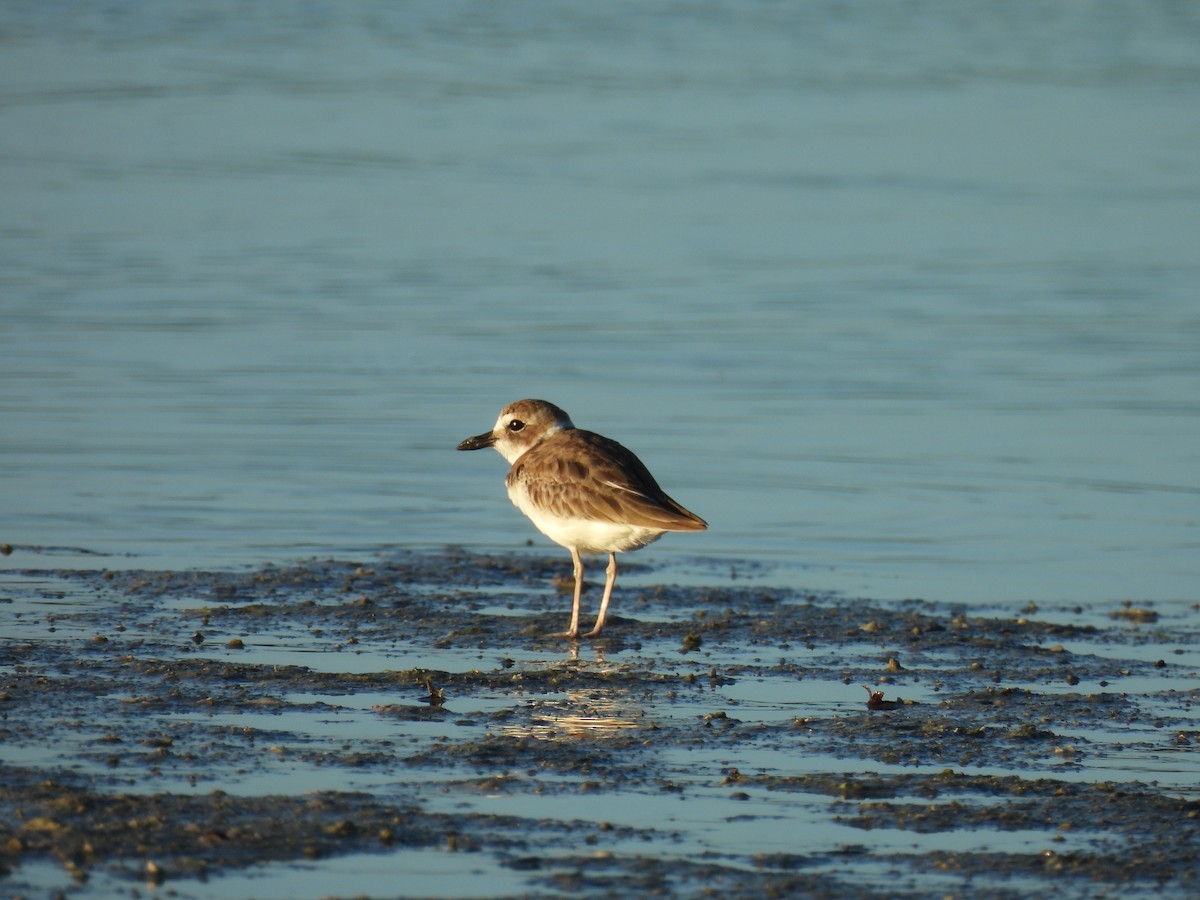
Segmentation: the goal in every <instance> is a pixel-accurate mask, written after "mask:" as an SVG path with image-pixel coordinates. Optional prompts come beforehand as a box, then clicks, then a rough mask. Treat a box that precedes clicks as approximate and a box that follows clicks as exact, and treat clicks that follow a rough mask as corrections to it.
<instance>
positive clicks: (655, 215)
mask: <svg viewBox="0 0 1200 900" xmlns="http://www.w3.org/2000/svg"><path fill="white" fill-rule="evenodd" d="M0 45H2V47H3V52H2V53H0V75H2V78H0V83H2V84H3V88H2V89H0V184H2V185H3V191H4V195H5V201H4V203H3V205H2V207H0V272H2V273H3V274H2V275H0V285H2V290H0V318H2V320H3V324H2V326H0V429H2V430H0V541H5V542H8V543H10V544H12V545H14V546H15V547H16V548H17V551H16V552H15V553H14V554H13V555H12V556H9V557H7V558H5V559H3V565H5V566H8V567H28V566H31V565H40V564H42V562H44V560H43V559H41V558H39V557H38V556H37V555H36V554H35V553H34V552H33V551H32V550H31V549H30V548H34V547H42V548H76V550H78V549H82V550H87V551H90V552H91V553H98V554H104V555H103V556H90V555H81V554H79V553H78V552H75V551H71V552H62V551H55V555H56V559H55V560H54V563H55V565H60V564H79V565H105V566H121V565H125V564H127V563H128V562H129V561H130V560H132V561H133V564H136V565H139V566H182V567H192V566H209V565H214V564H216V565H241V564H253V563H258V562H261V561H263V560H264V559H274V560H288V559H294V558H297V557H302V556H305V555H307V554H310V553H324V552H331V553H350V552H356V551H358V550H359V549H375V548H380V547H387V546H392V545H401V546H422V545H435V546H436V545H440V544H443V543H447V542H455V543H462V544H464V545H466V546H469V547H473V548H477V549H486V548H488V547H513V546H519V545H522V544H523V543H524V542H525V541H526V540H529V539H533V540H534V541H535V542H536V543H538V544H539V545H544V544H545V543H546V542H545V541H544V539H542V538H541V537H540V536H538V535H536V533H535V532H534V531H533V529H532V527H531V526H529V525H528V523H526V522H525V521H524V520H523V519H522V518H521V517H520V516H519V515H518V514H517V512H516V511H515V510H514V509H513V508H512V507H511V506H510V505H509V503H508V502H507V500H506V499H505V497H504V493H503V488H502V484H501V479H502V476H503V470H504V466H503V463H502V461H501V460H499V459H498V458H496V457H488V456H485V455H483V454H475V455H464V454H457V453H455V452H453V449H452V448H453V446H454V444H455V443H456V442H457V441H458V440H460V439H461V438H462V437H465V436H466V435H469V434H475V433H478V432H479V431H482V430H483V429H484V428H486V427H487V426H489V425H490V424H491V423H492V421H493V420H494V418H495V416H496V413H497V412H498V410H499V408H500V407H501V406H502V405H503V404H504V403H506V402H508V401H510V400H513V399H517V398H519V397H524V396H535V397H545V398H547V399H551V400H553V401H554V402H556V403H558V404H559V405H561V406H563V407H565V408H566V409H567V410H568V411H569V412H570V413H571V414H572V415H573V417H574V418H575V420H576V422H577V423H578V424H580V425H581V426H583V427H589V428H593V429H595V430H598V431H601V432H604V433H606V434H609V435H611V436H613V437H616V438H617V439H618V440H621V441H622V442H624V443H626V444H628V445H629V446H631V447H633V448H634V449H635V450H636V451H637V452H638V453H639V454H640V455H641V456H642V458H643V459H644V460H645V461H646V462H647V464H648V465H649V466H650V468H651V469H652V470H653V471H654V472H655V473H656V474H657V475H658V476H659V479H660V480H661V481H662V482H663V484H664V486H665V487H666V488H667V489H668V490H669V491H670V492H671V493H672V494H673V495H674V496H675V497H676V498H677V499H679V500H680V501H681V502H683V503H684V504H685V505H686V506H688V507H689V508H692V509H694V510H696V511H697V512H698V513H699V514H701V515H703V516H704V517H705V518H707V519H708V520H709V522H710V524H711V530H710V531H709V532H708V533H707V534H704V535H700V536H695V535H688V536H674V537H669V538H667V539H666V540H664V541H662V542H661V543H659V544H656V545H655V546H654V547H653V548H652V549H651V550H650V551H648V553H652V554H655V555H656V556H657V557H658V558H659V559H668V560H669V559H674V558H680V557H686V556H691V555H698V556H704V557H708V558H713V557H716V558H720V557H723V556H724V557H729V558H730V559H745V558H752V559H759V560H765V561H770V562H772V563H774V564H777V565H778V566H779V567H780V568H779V569H777V571H776V575H775V576H774V577H776V578H777V579H782V580H786V581H791V582H793V583H797V584H808V585H811V586H812V587H814V588H831V589H836V590H839V591H844V592H846V593H848V594H867V595H871V596H880V597H902V596H924V597H930V598H935V599H942V600H954V601H963V602H968V603H971V602H1010V601H1011V602H1020V601H1024V600H1027V599H1033V600H1043V601H1044V600H1052V601H1054V600H1074V599H1078V600H1089V599H1113V598H1122V597H1135V598H1141V597H1148V598H1159V599H1164V600H1165V599H1189V598H1194V597H1195V584H1196V583H1197V577H1198V576H1200V563H1198V562H1197V560H1200V554H1198V553H1197V549H1198V548H1200V540H1198V536H1197V512H1198V510H1200V480H1198V477H1197V474H1196V473H1197V472H1198V471H1200V424H1198V423H1200V416H1198V415H1197V413H1198V412H1200V400H1198V398H1200V305H1198V304H1197V297H1196V285H1197V283H1198V277H1197V276H1198V275H1200V263H1198V262H1197V258H1196V253H1195V248H1196V246H1197V239H1198V237H1200V202H1198V201H1200V162H1198V161H1197V155H1196V153H1195V147H1196V146H1197V145H1198V144H1200V106H1197V104H1196V102H1195V99H1196V96H1197V89H1198V88H1200V62H1198V61H1200V53H1198V52H1197V50H1198V49H1200V16H1198V14H1197V13H1196V11H1195V10H1193V9H1192V7H1190V6H1188V5H1181V4H1178V3H1170V2H1152V3H1136V4H1134V3H1118V2H1102V3H1083V2H1068V3H1062V4H1054V5H1053V6H1051V7H1047V6H1045V5H1044V4H1037V3H1014V4H1004V5H1003V6H1002V7H997V6H995V5H994V4H986V3H976V2H971V3H967V4H965V5H964V4H962V3H955V4H948V3H938V2H930V3H922V4H916V5H914V6H912V7H909V8H906V9H905V10H903V11H901V10H899V9H897V10H885V11H880V10H878V9H873V8H872V7H870V6H868V5H862V6H860V5H855V4H834V3H821V4H812V5H805V6H801V7H793V6H790V5H784V6H776V5H757V4H733V5H729V6H698V7H688V8H672V9H667V8H659V7H646V6H645V5H642V4H635V3H626V4H622V3H618V4H606V5H604V6H602V7H596V8H591V7H588V8H584V7H572V8H568V9H563V8H562V7H560V6H559V5H556V4H542V3H534V2H523V3H515V4H504V5H500V6H496V5H491V4H468V5H466V6H453V7H445V6H443V5H441V4H429V3H412V4H403V5H398V6H395V7H386V8H380V7H375V6H371V7H363V8H358V7H328V8H326V7H321V6H312V5H307V6H304V7H302V8H295V7H293V6H291V5H289V4H278V3H266V4H258V5H256V6H254V7H253V8H244V7H243V6H241V5H237V4H222V3H216V4H206V5H205V7H204V8H202V9H195V8H193V7H192V6H191V5H188V4H149V3H137V2H135V3H127V4H121V5H119V6H116V7H113V6H109V7H104V8H93V7H91V6H87V5H80V6H76V5H72V4H50V5H35V6H16V7H9V8H7V9H5V10H4V11H3V12H2V13H0ZM43 553H45V551H43ZM564 562H565V553H564Z"/></svg>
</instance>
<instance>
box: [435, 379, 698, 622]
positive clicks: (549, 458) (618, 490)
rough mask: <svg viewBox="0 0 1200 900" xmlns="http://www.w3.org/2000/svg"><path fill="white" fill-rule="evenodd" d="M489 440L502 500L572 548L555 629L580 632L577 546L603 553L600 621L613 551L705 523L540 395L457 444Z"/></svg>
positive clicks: (636, 463)
mask: <svg viewBox="0 0 1200 900" xmlns="http://www.w3.org/2000/svg"><path fill="white" fill-rule="evenodd" d="M484 447H495V448H496V450H497V451H498V452H499V453H500V455H501V456H503V457H504V458H505V459H506V460H508V462H509V463H510V464H511V465H512V468H510V469H509V470H508V476H507V477H506V478H505V479H504V483H505V484H506V485H507V486H508V496H509V499H510V500H512V502H513V503H514V504H515V505H516V507H517V508H518V509H519V510H521V512H523V513H525V515H527V516H528V517H529V519H530V520H531V521H532V522H533V524H534V525H535V526H536V527H537V529H538V531H540V532H541V533H542V534H544V535H546V537H548V538H550V540H552V541H554V542H555V543H556V544H561V545H562V546H564V547H566V548H567V549H568V550H570V551H571V562H572V563H573V564H574V567H575V599H574V602H573V604H572V607H571V625H570V627H569V628H568V629H567V630H566V631H565V632H563V633H562V635H561V636H563V637H569V638H576V637H578V636H579V596H580V594H581V593H582V590H583V562H582V560H581V559H580V554H581V553H607V554H608V568H607V569H605V573H606V575H607V580H606V581H605V583H604V596H603V598H602V599H601V600H600V613H599V615H598V616H597V617H596V627H595V628H593V629H592V630H591V631H589V632H587V633H586V634H585V635H584V637H595V636H596V635H598V634H600V631H601V629H602V628H604V620H605V618H606V616H607V615H608V604H609V601H610V600H611V599H612V590H613V584H614V583H615V582H616V580H617V554H618V553H622V552H625V551H628V550H637V549H638V548H639V547H645V546H646V545H647V544H649V543H650V542H652V541H656V540H658V539H659V538H660V537H662V536H663V535H664V534H665V533H666V532H668V531H704V530H705V529H706V528H708V523H707V522H705V521H704V520H703V519H701V518H700V517H699V516H697V515H696V514H695V513H692V512H689V511H688V510H686V509H684V508H683V507H682V506H680V505H679V504H678V503H676V502H675V501H674V500H672V499H671V498H670V497H668V496H667V495H666V493H665V492H664V491H663V489H662V488H660V487H659V486H658V482H657V481H655V480H654V476H653V475H651V474H650V472H649V470H648V469H647V468H646V467H645V466H644V465H643V464H642V461H641V460H640V459H638V458H637V457H636V456H634V455H633V453H632V452H631V451H629V450H627V449H625V448H624V447H622V446H621V445H620V444H618V443H617V442H616V441H614V440H611V439H610V438H606V437H604V436H603V435H599V434H596V433H595V432H593V431H584V430H582V429H580V428H576V427H575V425H574V423H573V422H572V421H571V417H570V416H568V415H567V414H566V413H565V412H563V410H561V409H559V408H558V407H557V406H555V405H554V404H553V403H548V402H546V401H545V400H518V401H517V402H516V403H510V404H509V405H508V406H506V407H504V409H503V410H501V412H500V418H498V419H497V420H496V425H495V427H494V428H492V430H491V431H487V432H484V433H483V434H480V435H476V436H475V437H471V438H467V439H466V440H465V441H463V442H462V443H461V444H459V445H458V449H459V450H480V449H482V448H484Z"/></svg>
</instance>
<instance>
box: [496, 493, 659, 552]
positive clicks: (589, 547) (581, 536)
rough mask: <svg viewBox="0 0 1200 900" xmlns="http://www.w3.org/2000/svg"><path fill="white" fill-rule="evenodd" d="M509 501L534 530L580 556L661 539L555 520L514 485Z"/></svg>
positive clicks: (651, 532) (645, 531) (654, 532)
mask: <svg viewBox="0 0 1200 900" xmlns="http://www.w3.org/2000/svg"><path fill="white" fill-rule="evenodd" d="M508 496H509V499H511V500H512V502H513V503H514V504H515V505H516V507H517V509H519V510H521V512H523V513H525V515H527V516H528V517H529V520H530V521H531V522H533V524H534V527H536V528H537V530H538V531H540V532H541V533H542V534H544V535H545V536H546V537H548V538H550V540H552V541H554V543H556V544H560V545H562V546H563V547H568V548H570V547H574V548H575V549H576V550H578V551H579V552H580V553H609V552H611V551H616V552H618V553H619V552H622V551H625V550H636V549H638V547H645V546H646V545H647V544H649V543H650V542H651V541H656V540H658V539H659V538H660V537H662V536H663V533H664V532H662V531H661V530H659V529H657V528H645V527H642V526H640V525H616V524H613V523H612V522H598V521H595V520H593V519H567V518H563V517H562V516H555V515H551V514H549V513H547V512H546V511H545V510H543V509H540V508H539V507H536V506H534V505H533V504H532V503H531V502H530V501H529V497H528V495H527V494H526V493H525V491H523V490H521V489H520V486H519V485H518V486H517V487H515V488H510V489H509V492H508Z"/></svg>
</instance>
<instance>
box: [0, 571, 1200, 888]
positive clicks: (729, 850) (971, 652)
mask: <svg viewBox="0 0 1200 900" xmlns="http://www.w3.org/2000/svg"><path fill="white" fill-rule="evenodd" d="M704 566H705V564H704V563H702V562H696V564H695V566H694V567H693V570H692V571H691V572H689V574H688V577H687V578H685V579H682V582H680V580H678V579H675V580H674V582H675V583H672V581H673V579H672V578H671V577H670V574H671V573H670V572H666V573H665V576H666V577H664V579H663V581H664V583H656V582H655V579H656V578H657V576H659V575H660V574H664V573H661V572H659V571H657V570H654V569H650V568H647V567H646V566H645V565H644V564H639V563H636V562H631V563H627V564H626V565H625V566H624V567H623V572H626V573H632V574H631V575H628V576H626V580H625V581H624V582H623V583H622V585H621V586H619V588H618V595H617V596H616V598H615V600H614V614H613V616H612V617H611V618H610V623H609V626H608V628H607V629H606V632H605V635H604V636H603V638H602V639H598V640H595V641H582V642H578V643H573V642H570V641H567V640H565V639H563V638H559V637H549V636H548V635H549V634H551V633H552V632H555V631H561V630H562V627H563V625H564V623H565V618H566V615H567V612H568V611H569V604H570V597H569V594H567V593H564V591H569V589H570V579H569V571H567V570H569V566H564V564H563V560H562V559H561V558H559V555H557V554H556V555H554V556H541V555H536V554H533V553H511V554H502V555H486V554H474V553H468V552H465V551H461V550H457V549H447V550H445V551H441V552H431V553H418V552H399V553H386V554H377V555H372V556H371V557H370V558H368V559H357V560H339V559H321V560H308V561H305V562H303V563H295V564H287V565H281V566H274V565H271V566H264V567H262V568H259V569H254V570H246V571H238V572H220V571H212V572H204V571H140V570H127V569H122V570H60V569H49V568H44V569H36V568H29V569H23V570H18V571H9V572H6V573H4V575H3V578H2V587H0V621H3V623H4V627H3V630H2V634H0V638H2V639H0V888H2V889H3V890H4V891H5V892H6V893H8V894H10V895H13V896H20V895H25V894H32V895H40V894H41V893H43V892H45V891H57V892H60V893H61V894H62V895H64V896H78V897H88V896H104V895H107V894H108V893H110V892H112V891H114V890H121V891H124V892H130V891H132V892H134V893H137V892H138V891H158V892H161V893H163V894H164V895H166V894H167V893H168V892H169V895H170V896H173V897H193V896H195V897H208V896H230V897H233V896H268V895H269V896H288V897H291V898H301V897H307V896H364V895H370V896H380V895H387V896H425V895H456V896H508V895H516V894H524V895H535V896H537V895H543V896H550V895H556V894H560V893H571V894H584V895H597V896H599V895H608V894H617V893H620V894H634V895H657V896H672V895H696V894H700V895H703V894H712V895H720V896H723V897H728V896H756V897H757V896H794V895H804V896H812V897H831V898H832V897H838V898H846V897H851V898H853V897H877V896H878V897H883V896H887V897H924V896H938V897H946V896H963V897H965V896H971V897H1019V896H1020V897H1023V896H1029V895H1036V894H1043V893H1044V894H1053V895H1054V896H1059V897H1101V896H1112V897H1131V896H1133V897H1136V896H1145V897H1190V896H1195V895H1196V894H1197V893H1198V892H1200V756H1198V751H1200V726H1198V725H1197V718H1196V707H1197V702H1198V701H1200V680H1198V678H1197V672H1198V669H1200V642H1198V640H1197V638H1198V635H1200V612H1198V611H1197V608H1196V605H1195V604H1194V603H1190V602H1186V601H1177V602H1159V603H1148V602H1107V603H1106V602H1098V601H1097V602H1089V601H1087V600H1086V599H1083V598H1081V599H1080V601H1079V603H1077V604H1064V605H1062V606H1058V607H1054V608H1043V609H1038V608H1036V607H1034V606H1032V605H1024V606H1020V605H1014V608H1013V609H998V608H983V607H977V606H973V605H971V604H969V603H966V602H964V603H963V604H961V605H948V604H932V603H927V602H923V601H919V600H906V601H878V600H870V599H851V598H846V597H841V596H834V595H820V594H813V593H806V592H804V591H802V590H795V589H783V588H777V587H772V586H770V572H769V571H762V570H760V569H758V568H757V567H755V566H754V565H751V564H749V563H747V564H744V565H740V564H738V565H734V566H733V567H730V566H729V564H728V563H727V562H726V563H722V564H721V565H720V566H716V565H713V566H711V567H709V569H708V570H707V571H705V569H704ZM705 575H707V576H709V577H708V578H707V581H708V582H709V583H708V584H701V582H702V581H705V580H706V579H705V578H704V576H705ZM564 576H566V577H564ZM598 587H599V586H598V585H593V586H592V587H591V590H590V591H589V593H588V595H587V597H588V598H589V600H590V601H591V602H592V603H593V604H594V603H595V602H596V600H597V598H598V593H599V591H598Z"/></svg>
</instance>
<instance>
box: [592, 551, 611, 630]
mask: <svg viewBox="0 0 1200 900" xmlns="http://www.w3.org/2000/svg"><path fill="white" fill-rule="evenodd" d="M604 574H605V575H607V576H608V577H607V578H606V579H605V582H604V599H603V600H601V601H600V615H598V616H596V627H595V628H593V629H592V630H591V631H589V632H588V633H587V634H585V635H584V637H595V636H596V635H598V634H599V633H600V629H602V628H603V627H604V620H605V619H606V618H607V617H608V601H609V600H611V599H612V589H613V585H614V584H616V583H617V554H615V553H610V554H608V568H607V569H605V570H604Z"/></svg>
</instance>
